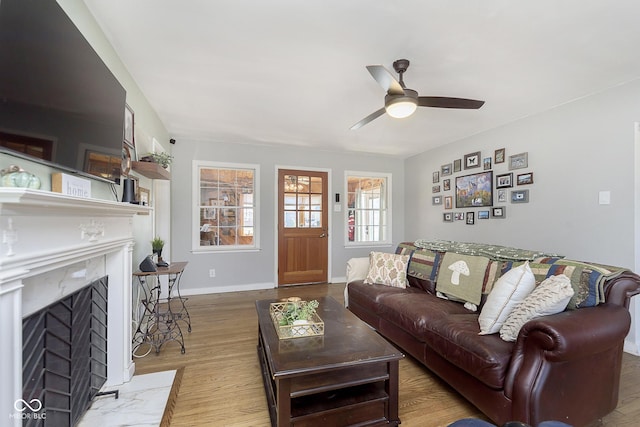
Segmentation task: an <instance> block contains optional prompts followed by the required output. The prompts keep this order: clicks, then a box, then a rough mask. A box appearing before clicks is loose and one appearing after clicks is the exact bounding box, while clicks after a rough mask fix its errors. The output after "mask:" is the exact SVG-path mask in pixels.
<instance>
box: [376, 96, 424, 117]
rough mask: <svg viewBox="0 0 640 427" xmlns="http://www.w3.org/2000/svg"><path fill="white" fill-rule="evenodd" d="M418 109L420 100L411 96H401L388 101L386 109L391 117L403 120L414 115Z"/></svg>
mask: <svg viewBox="0 0 640 427" xmlns="http://www.w3.org/2000/svg"><path fill="white" fill-rule="evenodd" d="M417 108H418V100H417V99H415V98H413V97H410V96H400V97H397V98H393V99H390V100H388V101H387V103H386V105H385V106H384V109H385V110H386V111H387V114H389V115H390V116H391V117H394V118H396V119H403V118H405V117H409V116H410V115H412V114H413V113H414V112H415V111H416V109H417Z"/></svg>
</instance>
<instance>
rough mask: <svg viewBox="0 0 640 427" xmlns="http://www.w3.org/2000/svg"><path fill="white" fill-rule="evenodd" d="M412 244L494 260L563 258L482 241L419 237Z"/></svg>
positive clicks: (436, 250) (553, 254)
mask: <svg viewBox="0 0 640 427" xmlns="http://www.w3.org/2000/svg"><path fill="white" fill-rule="evenodd" d="M413 244H414V245H415V246H416V247H418V248H421V249H429V250H432V251H435V252H455V253H458V254H464V255H479V256H485V257H487V258H489V259H493V260H496V261H534V260H535V259H537V258H564V257H563V256H562V255H558V254H555V253H549V252H542V251H531V250H527V249H518V248H510V247H507V246H500V245H487V244H483V243H464V242H452V241H448V240H425V239H419V240H416V241H415V242H414V243H413Z"/></svg>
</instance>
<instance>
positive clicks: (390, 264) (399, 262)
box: [364, 252, 410, 288]
mask: <svg viewBox="0 0 640 427" xmlns="http://www.w3.org/2000/svg"><path fill="white" fill-rule="evenodd" d="M409 257H410V255H396V254H389V253H384V252H371V253H370V254H369V271H368V273H367V277H366V279H364V282H365V283H372V284H373V283H375V284H380V285H387V286H393V287H396V288H406V287H407V265H408V264H409Z"/></svg>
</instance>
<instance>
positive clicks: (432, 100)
mask: <svg viewBox="0 0 640 427" xmlns="http://www.w3.org/2000/svg"><path fill="white" fill-rule="evenodd" d="M418 105H419V106H420V107H436V108H462V109H467V110H477V109H478V108H480V107H482V106H483V105H484V101H479V100H477V99H466V98H448V97H446V96H419V97H418Z"/></svg>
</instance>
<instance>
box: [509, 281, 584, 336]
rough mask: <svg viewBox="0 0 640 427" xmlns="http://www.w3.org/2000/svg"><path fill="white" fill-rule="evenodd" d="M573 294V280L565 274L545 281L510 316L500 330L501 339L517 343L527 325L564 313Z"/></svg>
mask: <svg viewBox="0 0 640 427" xmlns="http://www.w3.org/2000/svg"><path fill="white" fill-rule="evenodd" d="M573 294H574V291H573V287H572V286H571V279H569V278H568V277H567V276H565V275H564V274H560V275H558V276H551V277H549V278H548V279H545V280H544V281H543V282H542V283H540V284H539V285H538V286H537V287H536V288H535V289H534V290H533V291H532V292H531V293H530V294H529V296H528V297H526V298H525V299H524V301H522V303H520V304H519V305H518V306H517V307H516V308H515V309H514V310H513V311H512V312H511V314H509V316H508V317H507V320H506V321H505V322H504V325H502V328H500V338H502V339H503V340H505V341H515V340H516V338H518V333H519V332H520V329H521V328H522V326H524V324H525V323H527V322H528V321H529V320H531V319H535V318H536V317H541V316H548V315H551V314H556V313H560V312H562V311H564V309H565V308H567V304H569V300H570V299H571V297H572V296H573Z"/></svg>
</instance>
